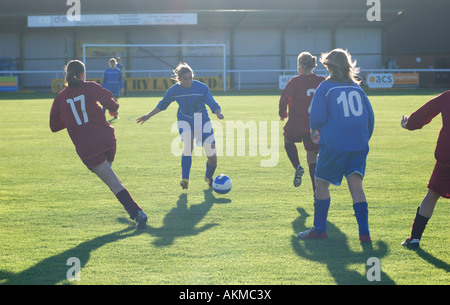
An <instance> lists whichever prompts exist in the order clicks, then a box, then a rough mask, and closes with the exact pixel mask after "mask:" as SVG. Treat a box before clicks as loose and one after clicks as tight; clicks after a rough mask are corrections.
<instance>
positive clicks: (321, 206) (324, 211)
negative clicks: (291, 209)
mask: <svg viewBox="0 0 450 305" xmlns="http://www.w3.org/2000/svg"><path fill="white" fill-rule="evenodd" d="M330 202H331V198H328V199H317V198H315V199H314V231H316V232H317V233H319V234H321V233H323V232H326V231H327V217H328V209H329V208H330Z"/></svg>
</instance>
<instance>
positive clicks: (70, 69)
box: [64, 60, 86, 87]
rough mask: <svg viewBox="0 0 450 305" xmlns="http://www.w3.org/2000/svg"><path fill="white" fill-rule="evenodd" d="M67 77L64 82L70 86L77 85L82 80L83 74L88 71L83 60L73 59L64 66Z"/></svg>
mask: <svg viewBox="0 0 450 305" xmlns="http://www.w3.org/2000/svg"><path fill="white" fill-rule="evenodd" d="M64 71H65V73H66V77H65V79H64V84H65V85H66V86H69V87H75V86H77V85H78V83H79V82H80V81H81V75H82V74H83V73H84V72H85V71H86V69H85V67H84V64H83V62H81V61H79V60H71V61H69V63H68V64H67V65H66V66H65V67H64Z"/></svg>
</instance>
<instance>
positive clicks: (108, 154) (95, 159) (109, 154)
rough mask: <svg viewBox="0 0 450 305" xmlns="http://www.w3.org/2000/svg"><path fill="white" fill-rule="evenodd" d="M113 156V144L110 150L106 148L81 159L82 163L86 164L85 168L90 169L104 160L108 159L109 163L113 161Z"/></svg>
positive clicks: (114, 149) (114, 148)
mask: <svg viewBox="0 0 450 305" xmlns="http://www.w3.org/2000/svg"><path fill="white" fill-rule="evenodd" d="M115 156H116V145H114V147H113V148H111V149H110V150H107V151H105V152H102V153H100V154H98V155H95V156H92V157H90V158H88V159H84V160H81V161H83V163H84V165H86V166H87V168H89V169H92V168H94V167H97V166H99V165H100V164H102V163H103V162H105V161H108V162H109V163H113V161H114V157H115Z"/></svg>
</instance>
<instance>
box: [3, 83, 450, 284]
mask: <svg viewBox="0 0 450 305" xmlns="http://www.w3.org/2000/svg"><path fill="white" fill-rule="evenodd" d="M438 93H439V92H438V91H422V90H417V91H369V92H368V94H369V98H370V100H371V102H372V105H373V108H374V112H375V118H376V124H375V131H374V135H373V138H372V140H371V142H370V153H369V157H368V162H367V171H366V178H365V180H364V187H365V191H366V195H367V198H368V202H369V222H370V230H371V235H372V239H373V248H372V249H367V248H365V249H363V248H362V246H361V244H360V243H359V240H358V233H357V225H356V220H355V218H354V216H353V210H352V206H351V197H350V194H349V192H348V189H347V185H346V182H345V181H344V182H343V185H342V186H340V187H331V188H330V190H331V196H332V203H331V207H330V212H329V217H328V228H329V229H328V234H329V238H328V239H327V240H316V241H302V240H298V239H297V237H296V233H297V232H299V231H302V230H305V229H307V228H309V227H311V226H312V222H313V217H312V216H313V193H312V188H311V183H310V180H309V177H308V175H307V174H305V175H304V179H303V184H302V186H301V187H299V188H294V187H293V186H292V179H293V175H294V169H293V168H292V166H291V164H290V163H289V160H288V158H287V156H286V154H285V152H284V148H283V136H282V133H283V129H282V127H283V125H284V123H283V122H280V123H279V134H277V135H270V128H269V131H268V134H269V137H270V136H275V137H278V139H279V141H278V144H279V149H278V153H279V162H278V165H277V166H275V167H261V166H260V162H261V160H267V159H268V158H269V157H263V156H261V155H260V154H259V151H258V154H257V156H249V155H248V151H249V148H248V146H247V147H246V156H236V154H237V153H236V148H235V152H234V156H229V155H226V154H225V153H224V154H225V155H224V156H219V158H218V168H217V171H216V174H220V173H224V174H227V175H229V176H230V178H231V179H232V181H233V189H232V190H231V192H230V193H228V194H225V195H218V194H215V193H214V192H211V191H208V190H207V186H206V183H205V182H204V181H203V175H204V169H205V162H206V157H205V156H204V155H203V156H194V157H193V165H192V171H191V179H190V183H189V189H188V190H187V191H183V190H182V189H181V187H180V186H179V181H180V177H181V168H180V157H177V156H174V155H173V154H172V153H171V144H172V142H173V141H174V139H176V138H177V133H172V132H171V127H172V124H173V122H174V121H175V118H176V110H177V107H176V104H173V105H171V106H170V107H169V109H168V110H167V111H165V112H162V113H160V114H158V115H157V116H155V117H154V118H152V119H150V120H149V121H148V122H146V123H145V124H144V125H143V126H140V125H137V124H136V123H135V120H136V118H138V117H139V116H141V115H142V114H144V113H147V112H148V111H149V110H151V109H153V107H154V106H155V105H156V104H157V102H158V101H159V99H160V97H161V96H162V93H158V94H153V95H152V96H135V97H123V98H121V99H120V100H119V102H120V104H121V107H120V109H119V116H120V119H119V120H116V121H113V123H112V124H113V126H114V127H115V130H116V137H117V140H118V152H117V155H116V160H115V162H114V164H113V168H114V170H115V171H116V173H117V174H118V176H119V178H120V179H121V180H122V181H123V183H124V185H125V186H126V187H127V188H128V190H129V191H130V193H131V195H132V196H133V198H134V199H135V200H136V201H137V202H138V203H139V204H140V205H141V206H142V207H143V208H144V210H145V211H146V212H147V214H148V216H149V222H148V226H149V227H148V229H147V230H144V231H142V232H136V231H135V230H134V223H133V222H132V221H130V220H129V219H128V218H127V215H126V213H125V211H124V210H123V208H122V206H121V205H120V203H119V202H118V201H117V200H116V198H115V197H114V195H113V194H112V193H111V192H110V191H109V189H108V188H107V187H106V186H105V185H104V184H103V183H102V182H101V181H100V179H98V178H97V177H96V176H95V175H94V174H92V173H91V172H90V171H89V170H87V169H86V168H85V167H84V165H83V164H82V162H81V161H80V160H79V158H78V156H77V155H76V153H75V150H74V147H73V144H72V142H71V141H70V138H69V137H68V135H67V132H66V131H61V132H58V133H55V134H52V133H51V131H50V129H49V127H48V119H49V111H50V107H51V103H52V101H53V96H54V95H50V94H1V95H0V113H2V114H3V115H2V119H1V120H0V252H1V256H0V284H67V283H72V284H86V285H90V284H157V285H158V284H171V285H178V284H232V285H233V284H258V285H260V284H261V285H262V284H270V285H272V284H273V285H279V284H282V285H299V284H400V285H405V284H413V285H414V284H448V283H449V276H448V274H449V273H448V272H449V269H450V268H449V261H450V255H449V251H448V249H449V244H448V238H446V237H448V232H449V228H448V225H447V219H448V217H449V215H450V209H449V206H448V203H447V202H446V200H444V199H440V200H439V201H438V204H437V206H436V209H435V213H434V215H433V217H432V218H431V220H430V222H429V224H428V226H427V229H426V231H425V233H424V236H423V238H422V243H421V244H422V249H421V250H418V251H410V250H407V249H405V248H403V247H402V246H401V245H400V242H402V241H403V240H404V239H406V238H407V237H408V236H409V233H410V230H411V224H412V221H413V218H414V215H415V211H416V208H417V206H418V205H419V204H420V202H421V200H422V198H423V196H424V195H425V192H426V184H427V181H428V179H429V177H430V174H431V171H432V169H433V166H434V162H435V159H434V148H435V143H436V139H437V136H438V132H439V130H440V127H441V119H440V117H437V118H436V119H434V121H433V122H432V123H431V124H430V125H428V126H426V127H425V128H423V129H422V130H419V131H414V132H410V131H406V130H403V129H402V128H401V127H400V118H401V116H402V115H403V114H406V115H409V114H410V113H411V112H412V111H414V110H416V109H417V108H418V107H419V106H421V105H422V104H423V103H425V102H426V101H428V100H429V99H431V98H432V97H434V96H435V95H437V94H438ZM213 95H214V96H215V97H216V100H217V101H218V102H219V104H220V105H221V106H222V111H223V113H224V115H225V121H220V123H221V124H222V126H223V127H224V129H225V128H226V126H225V122H226V121H227V120H228V121H234V122H236V121H243V122H248V121H255V122H257V123H258V122H259V121H265V122H267V123H268V126H270V122H271V121H277V122H279V119H278V116H277V111H278V100H279V95H280V92H278V91H276V92H262V93H261V92H252V93H233V92H231V93H218V92H217V93H214V94H213ZM211 118H212V119H213V120H214V121H217V118H216V117H215V116H214V115H212V116H211ZM247 142H248V133H247ZM225 143H226V142H225V140H224V145H225ZM268 143H269V145H270V141H269V142H268ZM235 145H237V144H236V141H235ZM219 149H220V148H219ZM223 151H224V152H225V151H226V150H223ZM299 151H300V161H301V163H302V164H303V165H306V156H305V152H304V149H303V146H302V145H300V146H299ZM70 257H77V258H79V259H80V262H81V281H79V282H69V281H68V280H67V278H66V273H67V271H68V270H69V268H70V267H71V266H68V265H67V264H66V263H67V260H68V259H69V258H70ZM370 257H376V258H378V259H380V262H381V281H380V282H369V281H368V280H367V278H366V272H367V270H368V268H369V267H370V266H366V262H367V260H368V259H369V258H370Z"/></svg>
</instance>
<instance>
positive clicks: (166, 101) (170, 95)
mask: <svg viewBox="0 0 450 305" xmlns="http://www.w3.org/2000/svg"><path fill="white" fill-rule="evenodd" d="M176 86H177V85H173V86H172V87H170V88H169V89H168V90H167V91H166V93H165V94H164V97H163V98H162V100H161V101H159V103H158V105H157V106H156V107H158V109H159V110H166V109H167V107H169V105H170V104H171V103H172V102H173V101H174V100H175V99H174V92H175V90H176Z"/></svg>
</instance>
